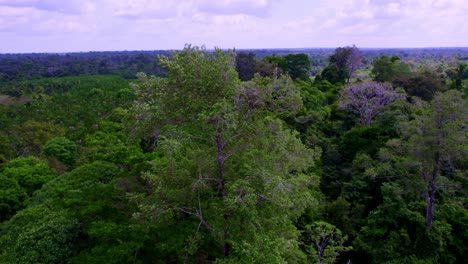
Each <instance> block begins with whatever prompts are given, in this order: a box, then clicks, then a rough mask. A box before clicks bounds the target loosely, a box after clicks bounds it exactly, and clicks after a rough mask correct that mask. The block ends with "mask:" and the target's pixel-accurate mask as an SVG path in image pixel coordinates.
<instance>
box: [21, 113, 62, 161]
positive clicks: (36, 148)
mask: <svg viewBox="0 0 468 264" xmlns="http://www.w3.org/2000/svg"><path fill="white" fill-rule="evenodd" d="M15 132H16V133H17V135H18V137H19V142H20V146H19V152H20V153H22V154H36V153H40V150H41V147H42V146H43V145H44V144H45V143H46V142H47V141H49V140H51V139H52V138H54V137H57V136H61V135H63V134H64V132H65V131H64V130H63V128H61V127H60V126H57V125H54V124H52V123H49V122H37V121H34V120H28V121H26V122H24V123H22V124H20V125H18V126H16V127H15Z"/></svg>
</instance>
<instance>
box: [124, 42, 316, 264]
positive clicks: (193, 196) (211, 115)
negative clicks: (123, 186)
mask: <svg viewBox="0 0 468 264" xmlns="http://www.w3.org/2000/svg"><path fill="white" fill-rule="evenodd" d="M160 61H161V64H162V65H163V66H164V67H165V68H166V69H167V73H168V75H167V78H166V79H159V78H156V77H150V78H148V77H146V76H144V75H140V76H139V77H140V78H139V82H138V83H137V84H134V85H133V87H134V89H135V91H136V93H137V95H138V101H137V102H136V104H135V107H134V111H135V113H136V115H137V116H138V117H139V118H140V119H141V122H142V123H143V124H145V126H147V125H148V124H149V125H150V126H153V127H156V128H155V129H156V130H158V131H159V135H160V137H159V140H158V142H157V147H156V149H155V151H156V153H158V155H159V158H157V159H155V160H154V161H153V163H154V167H153V168H152V169H151V170H150V171H148V172H147V174H145V177H144V178H145V179H146V180H147V181H148V182H149V184H150V187H151V190H150V191H149V194H148V195H144V197H143V198H139V201H140V208H141V210H142V211H141V214H142V215H143V216H145V215H146V216H147V217H150V218H151V219H154V218H156V219H158V220H159V222H160V221H161V220H163V219H167V220H168V221H169V220H170V221H169V222H170V224H174V223H173V221H174V219H176V221H177V223H176V226H179V228H180V226H192V228H193V229H194V230H193V233H195V234H193V233H192V234H191V235H190V237H189V238H186V239H189V241H192V242H193V244H192V243H191V244H190V245H187V247H188V248H186V249H184V251H189V252H190V254H189V255H190V256H193V257H196V256H198V257H202V256H203V255H202V253H203V251H204V247H206V245H207V244H211V245H218V247H219V248H220V251H218V252H216V251H214V252H213V251H212V250H211V252H212V253H210V257H211V258H223V257H224V258H225V260H227V259H228V258H229V259H232V260H233V261H234V260H235V259H242V257H245V258H254V259H262V258H265V257H266V255H265V254H266V252H265V248H264V247H263V244H265V243H269V245H270V248H276V249H277V250H276V251H275V252H271V253H272V255H270V256H268V259H269V261H273V262H279V261H284V259H285V258H286V255H288V254H291V255H296V256H295V257H297V255H300V253H298V246H297V241H296V240H295V239H296V238H297V231H296V230H295V228H293V226H292V222H291V219H293V218H294V216H296V217H297V216H298V214H299V213H300V212H301V211H302V210H304V208H305V207H304V206H305V205H306V204H308V203H309V201H311V200H310V199H311V197H310V194H309V192H308V191H307V186H309V185H310V184H311V180H312V177H311V176H309V175H307V174H306V173H305V172H306V169H307V168H308V167H309V166H311V164H312V162H313V153H312V152H311V151H310V150H308V149H306V148H305V147H304V146H303V145H302V144H301V142H300V141H299V139H298V138H297V134H296V133H295V132H293V131H290V130H289V129H287V128H286V127H285V125H284V123H283V122H282V121H281V120H280V119H278V116H290V115H292V114H293V113H295V112H297V111H298V110H299V109H300V107H301V105H302V104H301V99H300V95H299V92H298V91H297V90H296V88H295V86H294V83H293V81H292V80H291V79H290V78H288V77H286V76H282V77H280V78H273V79H271V78H263V77H260V76H258V75H257V76H256V77H254V79H253V80H252V81H250V82H247V83H245V84H244V85H242V86H241V85H240V82H239V80H238V79H237V77H236V73H235V71H234V69H233V68H232V65H233V63H232V62H233V54H232V53H231V52H228V53H225V52H223V51H221V50H216V51H215V52H214V53H208V52H206V51H205V50H204V49H199V48H196V47H190V46H188V47H186V48H185V49H184V50H183V51H182V52H179V53H176V54H174V56H172V57H171V58H170V59H169V58H165V57H164V58H160ZM142 110H144V111H142ZM153 116H154V117H155V118H157V119H158V120H159V121H158V122H157V123H154V122H152V123H148V122H147V121H149V119H143V118H142V117H148V118H152V117H153ZM153 120H154V119H153ZM306 197H307V198H306ZM277 210H281V211H282V212H283V214H281V215H278V214H277V213H276V212H277ZM167 224H169V223H167V222H166V225H167ZM163 226H164V225H163ZM278 234H285V235H279V236H278ZM286 234H287V235H286ZM252 241H257V242H258V243H252ZM181 250H183V249H179V252H177V253H179V254H180V251H181ZM172 254H174V253H172ZM253 256H256V257H253ZM265 259H266V258H265Z"/></svg>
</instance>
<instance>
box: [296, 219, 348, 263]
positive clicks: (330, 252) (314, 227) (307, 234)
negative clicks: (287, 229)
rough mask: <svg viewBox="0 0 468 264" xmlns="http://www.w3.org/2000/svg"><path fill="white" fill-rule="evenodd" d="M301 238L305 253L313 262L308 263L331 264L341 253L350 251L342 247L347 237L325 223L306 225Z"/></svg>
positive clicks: (346, 247) (318, 222)
mask: <svg viewBox="0 0 468 264" xmlns="http://www.w3.org/2000/svg"><path fill="white" fill-rule="evenodd" d="M303 236H304V244H305V248H306V251H307V252H308V253H309V254H310V256H311V258H312V260H313V261H310V262H309V263H318V264H324V263H327V264H333V263H335V262H336V260H337V258H338V256H339V254H340V253H341V252H343V251H348V250H351V249H352V247H350V246H345V245H344V243H345V242H346V240H348V237H347V236H343V235H342V233H341V230H339V229H338V228H336V227H335V226H334V225H331V224H329V223H327V222H323V221H317V222H314V223H312V224H310V225H306V227H305V230H304V233H303Z"/></svg>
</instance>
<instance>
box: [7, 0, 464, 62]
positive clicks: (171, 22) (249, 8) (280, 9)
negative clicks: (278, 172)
mask: <svg viewBox="0 0 468 264" xmlns="http://www.w3.org/2000/svg"><path fill="white" fill-rule="evenodd" d="M185 44H192V45H197V46H201V45H205V46H206V47H207V48H214V47H219V48H225V49H228V48H236V49H250V48H254V49H261V48H315V47H330V48H334V47H340V46H349V45H356V46H357V47H360V48H366V47H367V48H371V47H374V48H391V47H393V48H398V47H467V46H468V0H323V1H321V0H0V53H26V52H74V51H113V50H160V49H182V48H183V47H184V46H185Z"/></svg>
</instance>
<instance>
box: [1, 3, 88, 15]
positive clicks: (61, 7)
mask: <svg viewBox="0 0 468 264" xmlns="http://www.w3.org/2000/svg"><path fill="white" fill-rule="evenodd" d="M0 5H3V6H11V7H32V8H36V9H38V10H46V11H52V12H59V13H67V14H80V13H89V12H92V11H94V10H95V5H94V4H93V1H80V0H0Z"/></svg>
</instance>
